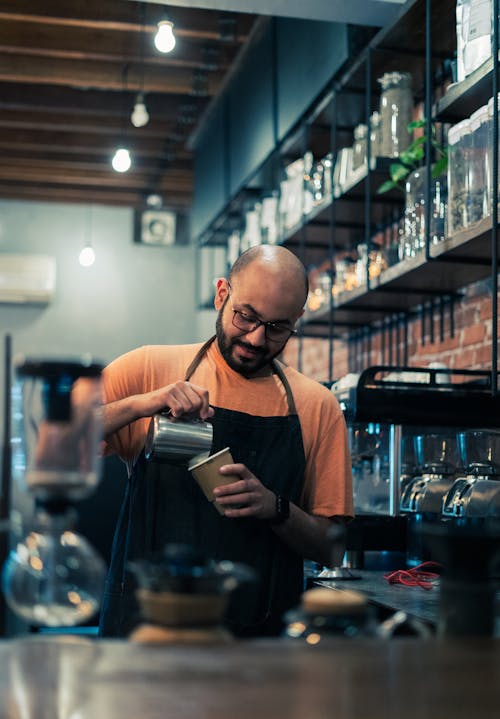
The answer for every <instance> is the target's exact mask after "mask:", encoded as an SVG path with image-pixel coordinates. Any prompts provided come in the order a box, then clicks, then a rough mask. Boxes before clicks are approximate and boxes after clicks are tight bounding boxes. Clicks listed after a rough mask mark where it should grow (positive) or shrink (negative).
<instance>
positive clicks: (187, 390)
mask: <svg viewBox="0 0 500 719" xmlns="http://www.w3.org/2000/svg"><path fill="white" fill-rule="evenodd" d="M140 400H141V404H144V407H143V410H142V411H143V414H142V416H143V417H148V416H152V415H153V414H155V413H156V412H161V411H163V410H169V411H170V414H171V415H172V417H182V416H183V415H185V414H190V415H194V416H196V417H199V418H200V419H208V418H209V417H212V416H213V414H214V410H213V408H212V407H210V405H209V403H208V390H206V389H203V387H198V385H195V384H192V382H184V381H179V382H174V383H173V384H169V385H166V386H165V387H160V389H157V390H154V391H153V392H149V393H147V394H143V395H140Z"/></svg>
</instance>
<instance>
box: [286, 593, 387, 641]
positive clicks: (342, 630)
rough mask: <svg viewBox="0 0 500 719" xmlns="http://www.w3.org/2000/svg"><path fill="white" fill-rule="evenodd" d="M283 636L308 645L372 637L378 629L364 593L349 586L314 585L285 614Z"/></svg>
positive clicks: (372, 609) (373, 612) (373, 613)
mask: <svg viewBox="0 0 500 719" xmlns="http://www.w3.org/2000/svg"><path fill="white" fill-rule="evenodd" d="M285 621H286V627H285V631H284V635H283V636H284V637H285V638H288V639H295V640H301V641H303V642H305V643H306V644H309V645H311V646H314V645H317V644H320V642H325V641H329V640H334V641H335V640H338V639H339V638H342V639H351V638H356V637H372V636H375V634H376V631H377V622H376V617H375V611H374V608H373V606H371V605H370V604H369V603H368V599H367V597H366V595H365V594H362V593H361V592H356V591H354V590H351V589H342V590H340V591H339V590H338V589H333V588H332V589H330V588H327V587H315V588H313V589H309V590H307V591H306V592H304V594H303V595H302V599H301V603H300V605H299V606H298V607H297V608H296V609H292V610H291V611H289V612H287V614H286V615H285Z"/></svg>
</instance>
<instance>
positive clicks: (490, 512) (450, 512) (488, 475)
mask: <svg viewBox="0 0 500 719" xmlns="http://www.w3.org/2000/svg"><path fill="white" fill-rule="evenodd" d="M457 442H458V446H459V450H460V455H461V459H462V466H463V470H464V471H463V473H460V476H459V477H457V478H456V479H455V481H454V482H453V484H452V486H451V487H450V488H449V490H448V492H447V493H446V496H445V497H444V500H443V504H442V514H443V517H444V518H471V519H472V518H476V519H479V518H486V517H495V518H497V519H500V432H499V431H495V430H466V431H464V432H460V433H459V434H458V435H457Z"/></svg>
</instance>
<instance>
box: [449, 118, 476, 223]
mask: <svg viewBox="0 0 500 719" xmlns="http://www.w3.org/2000/svg"><path fill="white" fill-rule="evenodd" d="M471 153H472V137H471V127H470V120H462V122H459V123H458V124H457V125H454V126H453V127H450V130H449V132H448V158H449V159H448V232H449V234H450V235H453V234H454V233H455V232H458V231H459V230H463V229H464V228H466V227H468V224H469V220H468V217H469V213H468V203H469V197H470V190H471V188H470V178H469V168H470V165H471Z"/></svg>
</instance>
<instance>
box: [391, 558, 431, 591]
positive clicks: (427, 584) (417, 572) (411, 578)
mask: <svg viewBox="0 0 500 719" xmlns="http://www.w3.org/2000/svg"><path fill="white" fill-rule="evenodd" d="M441 567H442V565H441V564H439V562H422V564H417V566H416V567H412V569H396V570H395V571H394V572H389V573H388V574H384V579H385V580H386V581H388V582H389V584H404V585H405V586H406V587H421V588H422V589H432V583H433V581H435V580H436V579H439V574H438V573H437V572H430V571H427V570H429V569H431V568H435V569H438V568H439V569H441Z"/></svg>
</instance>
